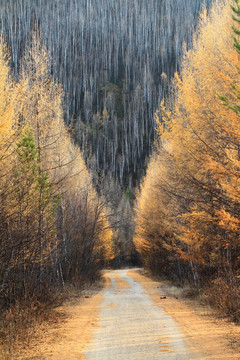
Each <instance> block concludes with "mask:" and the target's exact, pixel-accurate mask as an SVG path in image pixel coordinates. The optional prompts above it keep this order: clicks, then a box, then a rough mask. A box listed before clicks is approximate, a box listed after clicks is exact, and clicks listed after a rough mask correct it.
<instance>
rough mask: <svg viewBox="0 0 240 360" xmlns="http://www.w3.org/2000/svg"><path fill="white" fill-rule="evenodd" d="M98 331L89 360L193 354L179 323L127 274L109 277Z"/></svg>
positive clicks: (87, 353)
mask: <svg viewBox="0 0 240 360" xmlns="http://www.w3.org/2000/svg"><path fill="white" fill-rule="evenodd" d="M108 277H109V278H110V279H111V286H110V287H109V288H108V289H107V290H105V291H104V292H103V296H104V302H103V305H102V309H101V312H100V321H99V328H97V329H96V331H95V334H94V337H93V340H92V341H91V343H90V344H89V345H88V346H87V347H86V348H85V349H84V351H83V354H84V356H85V359H86V360H113V359H114V360H126V359H128V360H146V359H149V360H155V359H168V360H175V359H178V360H187V359H190V358H193V354H192V353H191V351H190V350H189V349H188V348H187V346H186V344H185V343H184V341H183V336H182V334H181V331H180V329H179V326H178V325H177V323H176V322H175V321H174V320H173V318H172V317H171V316H170V315H168V314H167V313H166V312H165V311H164V310H163V309H161V308H159V307H158V306H157V305H155V304H154V302H153V301H152V300H151V298H150V297H149V296H148V295H147V294H146V293H145V292H144V289H143V287H142V286H141V285H140V284H139V283H137V282H135V281H134V280H133V279H132V278H131V277H130V276H129V275H128V270H116V271H112V272H111V273H108Z"/></svg>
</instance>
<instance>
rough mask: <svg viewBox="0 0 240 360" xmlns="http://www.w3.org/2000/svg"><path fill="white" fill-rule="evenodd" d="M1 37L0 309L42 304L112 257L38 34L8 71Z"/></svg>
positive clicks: (102, 212) (102, 211)
mask: <svg viewBox="0 0 240 360" xmlns="http://www.w3.org/2000/svg"><path fill="white" fill-rule="evenodd" d="M10 62H11V58H10V55H9V50H8V48H7V46H6V44H5V43H4V41H3V39H2V38H1V39H0V177H1V181H0V306H1V308H2V309H4V308H8V307H9V306H10V305H12V304H14V303H16V301H18V300H21V299H27V300H28V301H30V300H31V299H32V300H34V299H38V300H46V299H47V298H48V297H49V295H50V294H51V292H52V288H54V287H57V286H63V285H64V284H66V283H72V284H75V285H78V284H80V283H81V282H82V281H84V279H86V278H87V279H94V277H95V276H96V273H97V271H98V270H99V269H100V268H101V267H102V266H103V265H104V264H106V263H107V262H108V261H109V260H111V259H112V258H113V257H114V246H113V233H112V230H111V227H110V224H109V221H108V215H109V214H108V209H107V207H106V206H105V203H104V201H103V200H102V198H100V197H99V196H98V195H97V193H96V191H95V189H94V188H93V186H92V180H91V176H90V174H89V172H88V170H87V168H86V166H85V163H84V160H83V158H82V155H81V152H80V150H79V147H78V146H77V145H75V144H74V142H73V140H72V135H71V133H70V132H69V130H68V129H67V128H66V125H65V123H64V117H63V107H62V104H63V96H64V95H63V90H62V87H61V86H60V84H59V82H58V81H56V80H55V79H54V77H53V76H52V73H51V63H52V60H51V58H50V56H49V54H48V51H47V49H46V47H45V46H43V45H41V41H40V36H39V34H38V32H37V31H36V32H33V33H32V34H31V42H29V44H28V46H27V47H26V49H25V52H24V54H23V58H22V59H21V61H20V63H19V67H20V71H19V74H18V77H15V76H13V74H12V71H11V68H10Z"/></svg>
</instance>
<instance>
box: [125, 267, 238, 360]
mask: <svg viewBox="0 0 240 360" xmlns="http://www.w3.org/2000/svg"><path fill="white" fill-rule="evenodd" d="M143 274H144V273H143V272H141V271H139V272H136V271H129V273H128V275H130V276H131V277H132V278H133V279H134V280H135V281H138V282H139V283H140V284H141V285H142V286H143V288H144V289H145V290H146V292H147V294H148V295H149V296H150V297H151V299H152V300H153V301H154V302H155V303H156V304H157V305H158V306H159V307H161V308H163V309H164V310H165V311H166V312H167V313H168V314H169V315H171V316H172V317H173V318H174V319H175V320H176V321H177V322H178V324H179V326H180V328H181V329H182V333H183V334H185V341H186V343H187V344H188V346H189V348H190V349H191V350H192V351H193V353H194V354H195V358H196V359H201V360H210V359H211V360H226V359H227V360H230V359H234V360H235V359H236V360H237V359H240V356H239V354H240V340H239V339H240V327H239V326H237V325H236V324H234V323H232V322H230V321H229V320H227V319H222V318H219V317H216V314H215V313H213V310H212V309H211V308H210V306H202V305H201V304H200V302H199V300H197V299H196V298H194V296H193V295H194V294H192V293H191V289H190V288H188V287H186V288H183V289H181V288H180V287H176V286H174V285H171V284H170V283H169V282H168V281H164V280H163V281H162V280H159V279H158V280H156V279H152V277H147V276H146V273H145V275H143ZM186 295H187V296H186ZM199 349H200V353H199Z"/></svg>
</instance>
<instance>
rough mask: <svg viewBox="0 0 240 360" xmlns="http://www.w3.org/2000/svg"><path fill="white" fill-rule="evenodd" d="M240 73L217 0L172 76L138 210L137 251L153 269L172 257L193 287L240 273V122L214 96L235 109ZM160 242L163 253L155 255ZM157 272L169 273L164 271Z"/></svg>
mask: <svg viewBox="0 0 240 360" xmlns="http://www.w3.org/2000/svg"><path fill="white" fill-rule="evenodd" d="M216 36H217V39H218V41H217V42H216ZM235 44H236V40H235ZM238 68H239V55H238V53H237V52H236V51H235V48H234V45H233V40H232V19H231V8H230V6H229V1H217V2H216V4H214V5H213V7H212V9H211V11H210V12H209V13H207V11H204V12H203V13H202V15H201V17H200V21H199V31H198V32H197V34H196V35H195V37H194V39H193V48H192V49H191V50H189V51H188V52H186V54H185V56H184V58H183V59H182V64H181V70H180V73H179V74H176V76H175V79H174V83H173V88H172V100H171V102H167V101H166V102H165V104H162V107H161V114H160V115H161V118H160V121H159V125H158V131H159V135H160V140H159V141H160V144H159V145H158V151H157V154H156V155H155V159H154V160H153V159H152V160H151V163H150V165H149V169H148V172H147V176H146V179H145V180H144V183H143V185H142V192H141V195H140V198H139V200H138V205H137V231H136V236H135V243H136V246H137V247H138V248H139V249H140V252H143V255H144V251H147V254H148V256H149V260H148V262H149V263H150V264H153V263H154V259H156V258H157V257H161V258H162V260H163V259H166V258H167V256H168V258H169V259H170V260H171V261H170V265H174V266H175V268H176V269H177V272H175V274H177V273H178V274H179V275H180V278H182V279H184V277H187V278H188V279H192V280H193V281H194V283H195V284H196V285H197V284H199V283H201V284H204V282H205V281H208V280H209V279H212V280H213V281H219V280H218V279H220V278H223V279H225V280H224V281H226V284H228V285H226V286H232V285H233V284H234V283H235V276H236V274H237V271H238V267H239V265H238V256H239V240H238V239H239V236H238V221H239V218H238V212H239V211H238V209H239V193H238V188H239V186H238V182H239V170H238V166H239V165H238V151H239V150H238V149H239V147H238V144H239V136H238V122H239V119H238V114H237V112H236V111H234V106H232V107H233V108H232V109H229V106H228V107H226V106H225V107H224V106H222V105H221V103H220V101H219V99H218V96H217V93H220V94H226V95H224V96H226V99H228V101H229V104H233V103H234V99H235V100H236V98H237V93H238V92H237V89H238V87H239V72H238ZM234 93H235V95H234ZM226 99H225V100H226ZM235 106H236V102H235ZM232 110H233V111H232ZM235 110H236V108H235ZM154 162H155V164H156V165H155V166H154V165H153V163H154ZM157 169H159V170H157ZM150 179H152V180H151V181H152V183H151V185H147V184H149V183H150ZM147 199H149V201H147ZM150 201H151V205H152V206H151V205H148V204H149V203H150ZM149 206H150V209H149ZM148 212H149V213H150V214H151V215H150V216H148ZM153 214H157V216H156V218H155V216H154V215H153ZM157 220H158V221H159V223H157ZM167 224H169V226H167ZM165 230H168V231H165ZM151 232H153V234H152V233H151ZM159 232H160V234H159ZM162 232H163V234H164V236H163V237H161V233H162ZM144 234H145V235H144ZM141 239H142V240H141ZM159 242H160V245H161V248H160V249H159V250H158V251H157V252H156V253H155V254H154V253H153V252H152V253H151V251H152V250H151V249H152V248H153V247H155V246H156V244H158V243H159ZM162 248H164V250H163V249H162ZM144 249H145V250H144ZM166 249H167V255H166V254H165V251H166ZM151 254H152V255H151ZM169 269H170V270H171V269H172V268H171V267H170V268H169ZM158 271H159V272H165V265H162V264H159V270H158ZM170 274H173V271H172V270H171V271H170Z"/></svg>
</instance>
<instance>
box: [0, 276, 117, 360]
mask: <svg viewBox="0 0 240 360" xmlns="http://www.w3.org/2000/svg"><path fill="white" fill-rule="evenodd" d="M109 281H110V280H109V279H108V278H107V277H103V279H102V280H101V281H99V282H98V283H97V284H94V285H92V286H90V285H88V286H86V288H85V289H84V290H81V289H78V288H74V287H67V288H65V291H64V292H62V293H61V294H59V296H58V297H57V299H58V300H56V302H55V304H54V307H53V306H52V307H50V308H46V307H42V310H41V311H37V310H36V309H37V305H38V307H39V306H40V305H41V304H33V303H32V304H29V303H26V304H23V303H21V304H17V305H16V306H15V307H12V308H11V309H10V310H9V311H7V312H6V313H5V316H4V319H3V317H2V322H1V334H0V336H1V338H0V341H1V342H0V359H1V360H10V359H11V360H12V359H14V360H23V359H24V360H33V359H34V360H43V359H56V360H60V359H62V360H65V359H75V358H77V359H78V360H82V359H83V357H82V354H81V350H82V349H83V347H84V346H85V345H86V344H87V343H88V342H89V341H90V339H91V336H90V334H91V328H92V327H93V326H95V325H96V323H97V312H98V310H97V309H98V306H99V305H100V304H101V302H102V296H101V295H100V294H98V292H99V291H100V289H102V288H103V287H108V286H109ZM110 282H111V281H110ZM57 305H58V306H57ZM71 354H73V355H71ZM71 356H75V357H71ZM76 356H77V357H76Z"/></svg>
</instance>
